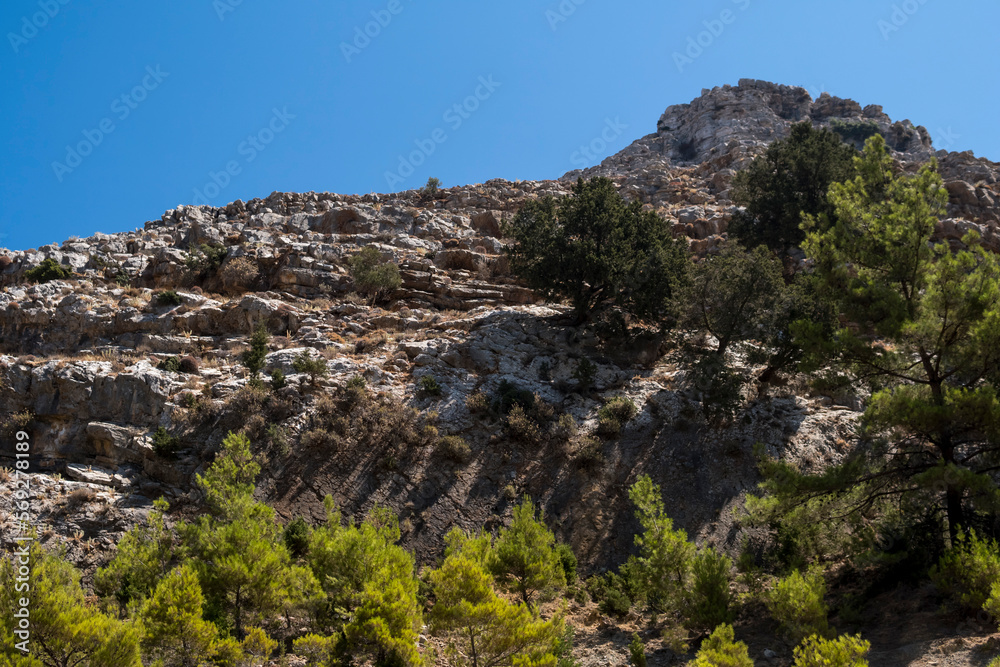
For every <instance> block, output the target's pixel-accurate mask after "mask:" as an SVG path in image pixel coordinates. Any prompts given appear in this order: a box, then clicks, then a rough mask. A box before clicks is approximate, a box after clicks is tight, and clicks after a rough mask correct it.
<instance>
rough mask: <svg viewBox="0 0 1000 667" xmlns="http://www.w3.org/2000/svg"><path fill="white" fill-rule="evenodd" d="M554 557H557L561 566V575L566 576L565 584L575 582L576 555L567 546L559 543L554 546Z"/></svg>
mask: <svg viewBox="0 0 1000 667" xmlns="http://www.w3.org/2000/svg"><path fill="white" fill-rule="evenodd" d="M556 556H558V557H559V564H560V565H562V569H563V574H564V575H566V583H567V584H572V583H573V582H575V581H576V565H577V560H576V554H575V553H573V548H572V547H571V546H569V545H568V544H565V543H562V542H560V543H559V544H557V545H556Z"/></svg>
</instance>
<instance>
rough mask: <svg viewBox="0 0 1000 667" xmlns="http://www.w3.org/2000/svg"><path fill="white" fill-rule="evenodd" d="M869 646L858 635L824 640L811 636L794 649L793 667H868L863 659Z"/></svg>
mask: <svg viewBox="0 0 1000 667" xmlns="http://www.w3.org/2000/svg"><path fill="white" fill-rule="evenodd" d="M870 648H871V644H870V643H869V642H867V641H865V640H864V639H861V637H860V635H842V636H840V637H838V638H836V639H824V638H823V637H820V636H818V635H812V636H810V637H809V638H808V639H806V640H805V641H803V642H802V644H801V645H799V646H796V647H795V651H794V657H795V662H794V663H793V665H794V667H868V661H867V660H866V659H865V657H866V656H867V655H868V649H870Z"/></svg>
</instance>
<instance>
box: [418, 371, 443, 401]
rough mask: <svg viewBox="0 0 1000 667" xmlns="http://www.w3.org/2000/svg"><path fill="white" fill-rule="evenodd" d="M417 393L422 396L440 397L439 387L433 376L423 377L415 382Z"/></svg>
mask: <svg viewBox="0 0 1000 667" xmlns="http://www.w3.org/2000/svg"><path fill="white" fill-rule="evenodd" d="M417 391H419V392H420V393H421V394H423V395H424V396H440V395H441V385H440V384H438V381H437V380H436V379H434V376H433V375H425V376H423V377H422V378H420V380H419V381H417Z"/></svg>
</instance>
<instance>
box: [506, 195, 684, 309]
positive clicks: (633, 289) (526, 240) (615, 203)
mask: <svg viewBox="0 0 1000 667" xmlns="http://www.w3.org/2000/svg"><path fill="white" fill-rule="evenodd" d="M504 234H505V235H506V236H508V237H509V238H512V239H514V241H515V243H513V244H511V245H510V246H508V248H507V255H508V258H509V259H510V264H511V270H512V271H513V272H514V273H515V275H517V276H518V277H520V278H521V279H522V280H524V281H525V282H526V283H527V284H528V286H529V287H531V288H532V289H534V290H537V291H538V292H540V293H541V294H543V295H544V296H546V297H547V298H551V299H554V298H566V299H569V300H570V302H571V303H572V304H573V308H574V310H575V312H576V315H577V318H578V319H579V320H580V321H582V320H584V319H586V318H587V317H589V316H590V315H591V314H592V313H593V312H595V311H597V310H600V309H604V308H606V307H608V306H611V305H614V306H618V307H619V308H621V309H623V310H624V311H625V312H628V313H630V314H632V315H633V316H635V317H638V318H643V319H650V320H655V321H659V322H667V321H669V320H670V319H671V314H672V313H671V308H670V306H671V304H670V301H671V297H672V296H673V295H674V291H675V287H676V284H677V282H678V280H679V279H680V277H682V276H683V272H684V271H683V268H684V266H685V265H686V263H687V247H686V244H684V243H682V242H681V241H677V240H675V239H674V238H673V236H672V234H671V231H670V226H669V225H668V223H667V222H666V221H664V220H662V219H661V218H660V217H659V216H657V215H656V214H655V213H653V212H649V211H644V210H643V207H642V204H641V203H640V202H638V201H636V202H632V203H631V204H629V203H626V202H625V200H624V199H622V197H621V195H619V194H618V191H617V190H616V188H615V185H614V183H613V182H612V181H611V180H609V179H606V178H595V179H593V180H591V181H589V182H585V181H583V180H582V179H581V180H579V181H578V182H577V184H576V186H575V187H574V188H573V195H572V196H569V197H566V198H564V199H561V200H558V201H557V200H556V199H554V198H552V197H547V198H544V199H541V200H537V201H528V202H526V203H525V204H524V206H523V207H522V208H521V210H520V211H519V212H518V214H517V216H515V218H514V219H513V220H512V221H511V222H509V223H507V224H505V225H504Z"/></svg>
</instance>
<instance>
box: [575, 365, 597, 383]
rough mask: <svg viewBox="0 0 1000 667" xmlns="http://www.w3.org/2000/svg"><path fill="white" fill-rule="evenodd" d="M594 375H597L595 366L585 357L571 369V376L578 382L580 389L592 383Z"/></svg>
mask: <svg viewBox="0 0 1000 667" xmlns="http://www.w3.org/2000/svg"><path fill="white" fill-rule="evenodd" d="M595 377H597V366H596V365H595V364H594V363H593V362H592V361H591V360H590V359H587V358H586V357H584V358H583V359H580V362H579V363H578V364H577V365H576V368H575V369H574V370H573V378H574V379H575V380H576V381H577V382H578V383H579V387H580V389H581V390H586V389H589V388H590V387H591V385H593V384H594V378H595Z"/></svg>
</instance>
